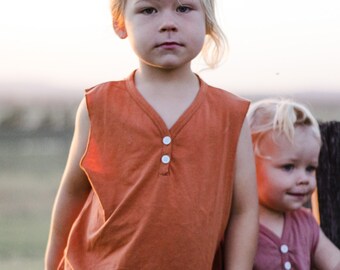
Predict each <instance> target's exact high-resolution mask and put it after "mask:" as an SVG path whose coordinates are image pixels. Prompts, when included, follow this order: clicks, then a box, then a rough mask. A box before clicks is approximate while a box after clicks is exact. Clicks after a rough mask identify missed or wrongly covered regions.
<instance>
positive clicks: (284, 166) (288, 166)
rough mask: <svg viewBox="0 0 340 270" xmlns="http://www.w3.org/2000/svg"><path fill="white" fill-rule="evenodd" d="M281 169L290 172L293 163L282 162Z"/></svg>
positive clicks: (292, 168)
mask: <svg viewBox="0 0 340 270" xmlns="http://www.w3.org/2000/svg"><path fill="white" fill-rule="evenodd" d="M281 168H282V170H284V171H286V172H290V171H292V170H294V168H295V167H294V165H293V164H284V165H282V166H281Z"/></svg>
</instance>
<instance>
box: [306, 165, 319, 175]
mask: <svg viewBox="0 0 340 270" xmlns="http://www.w3.org/2000/svg"><path fill="white" fill-rule="evenodd" d="M316 168H317V167H316V166H312V165H310V166H307V168H306V171H307V172H309V173H313V172H315V171H316Z"/></svg>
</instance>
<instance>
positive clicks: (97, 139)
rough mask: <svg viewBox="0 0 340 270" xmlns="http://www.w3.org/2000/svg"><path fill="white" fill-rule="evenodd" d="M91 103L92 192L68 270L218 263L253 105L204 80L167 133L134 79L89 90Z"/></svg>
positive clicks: (73, 235)
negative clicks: (240, 142)
mask: <svg viewBox="0 0 340 270" xmlns="http://www.w3.org/2000/svg"><path fill="white" fill-rule="evenodd" d="M86 101H87V108H88V113H89V118H90V134H89V140H88V146H87V149H86V152H85V154H84V156H83V159H82V161H81V167H82V168H83V170H84V171H85V173H86V175H87V176H88V179H89V181H90V183H91V185H92V191H91V193H90V195H89V197H88V199H87V201H86V203H85V205H84V207H83V209H82V211H81V213H80V215H79V217H78V218H77V220H76V221H75V223H74V225H73V227H72V229H71V232H70V235H69V239H68V244H67V247H66V249H65V253H64V254H65V255H64V263H63V266H62V267H64V268H65V269H81V270H84V269H110V270H111V269H114V270H118V269H119V270H123V269H124V270H136V269H140V270H142V269H147V270H153V269H154V270H156V269H157V270H160V269H162V270H176V269H178V270H183V269H186V270H190V269H193V270H200V269H202V270H208V269H212V268H215V266H213V264H214V265H220V263H221V260H222V252H221V250H220V245H221V241H222V240H223V238H224V232H225V229H226V226H227V224H228V219H229V215H230V209H231V200H232V190H233V177H234V166H235V162H234V161H235V154H236V147H237V142H238V138H239V134H240V130H241V127H242V124H243V121H244V118H245V115H246V112H247V110H248V106H249V102H248V101H246V100H244V99H241V98H239V97H237V96H235V95H233V94H231V93H229V92H227V91H224V90H221V89H217V88H213V87H211V86H208V85H207V84H206V83H205V82H203V81H202V80H201V79H200V89H199V92H198V94H197V96H196V98H195V99H194V101H193V102H192V104H191V105H190V106H189V107H188V108H187V110H186V111H185V112H184V113H183V114H182V115H181V116H180V118H179V119H178V120H177V122H176V123H175V124H174V125H173V126H172V127H171V128H170V129H168V128H167V127H166V125H165V123H164V121H163V120H162V119H161V117H160V116H159V115H158V114H157V112H156V111H155V110H154V109H153V108H152V107H151V106H150V105H149V104H148V103H147V101H146V100H145V99H144V98H143V97H142V95H141V94H140V93H139V92H138V90H137V89H136V87H135V85H134V73H133V74H132V75H131V76H130V77H129V78H128V79H126V80H122V81H115V82H107V83H104V84H100V85H98V86H95V87H94V88H91V89H89V90H87V92H86ZM217 251H219V252H217ZM217 253H218V254H217ZM216 254H217V255H216ZM214 260H215V262H214ZM218 267H219V266H218Z"/></svg>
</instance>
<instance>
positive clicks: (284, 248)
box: [280, 244, 292, 270]
mask: <svg viewBox="0 0 340 270" xmlns="http://www.w3.org/2000/svg"><path fill="white" fill-rule="evenodd" d="M288 251H289V248H288V246H287V245H286V244H282V245H281V246H280V252H281V257H282V262H283V269H285V270H290V269H291V268H292V265H291V263H290V261H289V256H288Z"/></svg>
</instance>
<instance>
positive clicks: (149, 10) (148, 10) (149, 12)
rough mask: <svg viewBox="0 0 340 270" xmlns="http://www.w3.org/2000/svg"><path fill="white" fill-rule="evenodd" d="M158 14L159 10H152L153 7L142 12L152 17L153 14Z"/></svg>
mask: <svg viewBox="0 0 340 270" xmlns="http://www.w3.org/2000/svg"><path fill="white" fill-rule="evenodd" d="M156 12H157V10H156V9H155V8H152V7H149V8H144V9H143V10H142V13H143V14H146V15H151V14H154V13H156Z"/></svg>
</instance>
